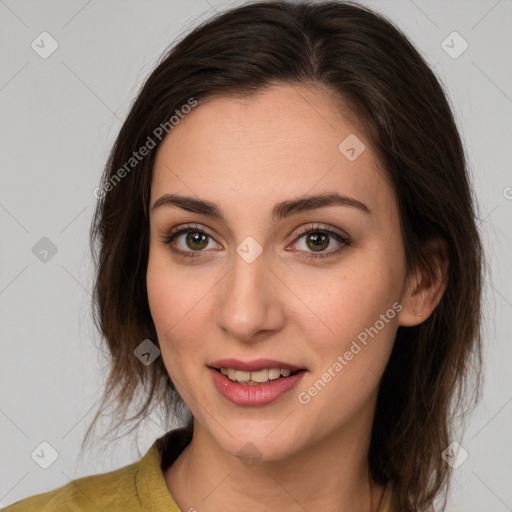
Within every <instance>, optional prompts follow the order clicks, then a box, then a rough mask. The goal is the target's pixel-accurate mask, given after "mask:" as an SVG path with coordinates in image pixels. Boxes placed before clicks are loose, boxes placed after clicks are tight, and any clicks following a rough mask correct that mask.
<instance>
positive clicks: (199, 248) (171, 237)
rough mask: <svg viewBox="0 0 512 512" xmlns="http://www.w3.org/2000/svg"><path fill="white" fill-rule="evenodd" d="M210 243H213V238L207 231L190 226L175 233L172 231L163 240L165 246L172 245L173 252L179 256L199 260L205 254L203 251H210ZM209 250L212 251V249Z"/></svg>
mask: <svg viewBox="0 0 512 512" xmlns="http://www.w3.org/2000/svg"><path fill="white" fill-rule="evenodd" d="M185 235H186V236H185ZM175 241H177V243H175ZM209 241H212V242H213V238H212V237H211V235H209V234H208V233H206V231H203V230H202V229H199V228H196V227H190V226H189V227H183V228H181V229H179V230H176V231H174V232H173V231H171V233H169V234H168V235H166V236H165V238H164V240H163V242H164V243H165V244H168V245H170V247H171V250H172V251H173V252H175V253H177V254H179V255H180V256H184V257H189V258H190V257H192V258H197V257H198V256H200V255H201V254H200V253H201V252H204V250H203V249H208V246H209ZM180 242H181V244H180ZM175 245H177V246H178V248H176V247H175ZM180 245H181V247H180ZM217 245H218V244H217ZM217 248H218V247H217ZM209 249H212V247H210V248H209Z"/></svg>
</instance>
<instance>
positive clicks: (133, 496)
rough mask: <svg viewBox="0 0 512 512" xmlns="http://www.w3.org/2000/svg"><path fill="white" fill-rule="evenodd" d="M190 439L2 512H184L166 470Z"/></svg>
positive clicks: (174, 437)
mask: <svg viewBox="0 0 512 512" xmlns="http://www.w3.org/2000/svg"><path fill="white" fill-rule="evenodd" d="M190 439H191V436H190V431H189V430H187V429H186V428H179V429H174V430H171V431H169V432H167V434H165V435H164V436H162V437H160V438H158V439H157V440H156V441H155V442H154V443H153V444H152V446H151V447H150V448H149V450H148V451H147V452H146V454H145V455H144V456H143V457H142V458H141V459H140V460H139V461H137V462H134V463H133V464H130V465H128V466H124V467H122V468H120V469H116V470H114V471H110V472H108V473H102V474H99V475H91V476H85V477H82V478H78V479H76V480H72V481H71V482H69V483H68V484H66V485H64V486H62V487H59V488H57V489H54V490H53V491H49V492H46V493H43V494H37V495H35V496H30V497H29V498H25V499H22V500H20V501H17V502H16V503H13V504H12V505H9V506H8V507H7V508H3V509H2V510H1V511H0V512H32V511H34V512H182V511H181V510H180V509H179V507H178V505H177V504H176V502H175V501H174V499H173V497H172V496H171V494H170V492H169V489H168V488H167V484H166V483H165V480H164V475H163V472H162V469H163V468H167V467H168V466H170V465H171V464H172V463H173V462H174V460H175V459H176V458H177V457H178V455H179V454H180V453H181V452H182V450H183V449H184V448H185V446H186V445H187V444H188V443H189V442H190ZM391 498H392V489H391V486H390V485H388V486H387V487H386V490H385V492H384V495H383V497H382V502H381V506H380V509H379V512H393V510H392V509H391ZM183 512H187V511H183Z"/></svg>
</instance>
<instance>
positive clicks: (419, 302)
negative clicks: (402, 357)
mask: <svg viewBox="0 0 512 512" xmlns="http://www.w3.org/2000/svg"><path fill="white" fill-rule="evenodd" d="M423 252H424V254H425V259H426V260H427V261H428V264H429V266H430V268H431V272H429V271H427V269H426V268H424V267H423V266H421V265H417V268H416V269H415V270H414V271H413V272H411V274H410V275H409V276H408V278H407V284H406V290H405V292H404V295H403V297H402V309H401V311H400V314H399V317H398V324H399V325H402V326H404V327H411V326H413V325H418V324H421V323H422V322H424V321H425V320H426V319H427V318H428V317H429V316H430V315H431V314H432V312H433V311H434V309H435V308H436V306H437V305H438V303H439V301H440V300H441V297H442V296H443V293H444V292H445V290H446V285H447V281H448V265H449V261H448V251H447V248H446V242H445V241H444V240H443V239H441V238H433V239H430V240H429V241H428V242H426V243H425V245H424V249H423Z"/></svg>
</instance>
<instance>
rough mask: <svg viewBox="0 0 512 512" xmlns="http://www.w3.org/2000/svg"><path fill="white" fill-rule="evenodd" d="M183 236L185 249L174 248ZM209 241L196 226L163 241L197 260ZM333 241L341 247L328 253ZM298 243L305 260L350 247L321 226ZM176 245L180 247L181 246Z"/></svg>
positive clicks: (308, 231)
mask: <svg viewBox="0 0 512 512" xmlns="http://www.w3.org/2000/svg"><path fill="white" fill-rule="evenodd" d="M183 235H186V236H185V238H184V247H183V246H182V247H181V248H175V247H173V242H174V240H177V241H179V239H180V238H181V237H182V236H183ZM209 239H210V240H212V241H213V237H212V236H211V235H210V234H208V233H207V232H206V231H204V230H202V229H200V228H198V227H195V226H184V227H182V228H181V229H179V230H173V231H171V232H170V233H169V234H168V235H167V236H165V237H164V239H163V240H162V241H163V242H164V243H165V244H168V245H170V246H171V250H172V251H173V252H175V253H177V254H179V255H180V256H184V257H192V258H197V257H200V256H201V252H204V251H203V249H208V245H209ZM333 240H334V241H335V242H337V243H338V245H340V246H341V247H338V248H337V249H331V250H329V251H326V249H327V248H328V247H329V246H330V245H331V242H332V241H333ZM298 242H302V243H303V246H304V249H302V250H300V249H299V252H302V253H304V254H303V255H302V257H303V258H305V259H317V258H327V257H330V256H333V255H335V254H337V253H339V252H340V251H341V250H343V248H344V247H346V246H348V245H350V239H349V238H348V237H347V236H343V235H341V234H339V233H336V232H335V231H332V230H329V229H325V228H322V227H320V226H319V225H317V226H313V227H311V226H310V227H309V228H308V229H306V230H305V231H302V232H301V233H299V234H298V235H297V237H296V238H295V241H294V242H293V245H296V244H297V243H298ZM176 245H177V246H179V244H176ZM217 245H218V244H217ZM194 246H195V247H194ZM219 247H221V246H219ZM188 249H190V250H188ZM210 249H211V248H210ZM310 250H311V252H310Z"/></svg>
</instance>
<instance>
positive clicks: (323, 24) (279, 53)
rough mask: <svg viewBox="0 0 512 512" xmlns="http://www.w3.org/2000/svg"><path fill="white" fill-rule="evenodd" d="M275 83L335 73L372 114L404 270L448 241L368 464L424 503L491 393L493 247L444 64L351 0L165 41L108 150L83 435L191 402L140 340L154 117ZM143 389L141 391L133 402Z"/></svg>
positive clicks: (346, 99) (394, 358)
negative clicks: (487, 252) (489, 270)
mask: <svg viewBox="0 0 512 512" xmlns="http://www.w3.org/2000/svg"><path fill="white" fill-rule="evenodd" d="M274 84H296V85H313V86H314V85H317V86H320V87H323V88H324V90H329V91H331V92H332V93H333V95H334V97H335V98H337V99H338V100H339V102H340V105H344V106H345V108H348V109H349V110H350V112H351V113H353V115H354V116H353V119H354V120H356V121H357V122H359V123H361V126H362V127H363V128H364V131H363V133H365V134H366V136H367V139H368V141H369V143H371V145H372V147H373V149H374V151H375V152H376V154H377V155H378V157H379V160H380V162H381V165H382V167H383V168H384V169H385V171H386V176H387V178H388V179H389V180H390V183H391V184H392V186H393V190H394V192H395V196H396V200H397V204H398V208H399V213H400V222H401V229H402V236H403V243H404V248H405V254H406V262H407V271H411V270H412V269H413V268H414V267H416V266H418V265H419V266H420V267H421V268H423V269H424V270H425V271H426V272H430V273H432V270H431V269H430V266H429V263H430V259H429V256H428V254H426V252H425V247H426V242H427V241H428V240H430V239H431V238H433V237H440V238H441V239H442V240H444V241H445V243H446V247H447V251H448V258H449V262H450V264H449V269H448V282H447V287H446V291H445V293H444V295H443V297H442V299H441V301H440V303H439V304H438V306H437V308H436V309H435V311H434V312H433V314H432V315H431V316H430V317H429V318H428V319H426V320H425V321H424V322H423V323H422V324H420V325H418V326H415V327H399V328H398V333H397V336H396V341H395V344H394V348H393V351H392V354H391V358H390V361H389V363H388V366H387V368H386V371H385V373H384V376H383V378H382V381H381V385H380V390H379V398H378V403H377V409H376V415H375V419H374V425H373V432H372V438H371V443H370V450H369V464H370V470H371V474H372V477H373V478H374V479H375V480H376V481H377V482H379V483H382V484H385V483H387V482H392V483H393V485H394V492H395V498H396V500H397V505H398V507H399V510H401V511H412V510H414V511H417V510H418V511H420V510H426V509H428V508H429V507H431V506H432V504H433V502H434V498H436V497H437V496H439V495H440V494H441V491H443V490H447V488H448V481H449V477H450V468H449V466H448V465H447V464H446V463H445V462H444V460H443V458H442V452H443V450H444V449H445V448H446V447H447V446H448V445H449V444H450V442H451V441H452V440H453V439H452V437H451V436H452V433H453V425H454V418H455V413H456V412H459V413H462V415H464V414H465V413H466V412H467V411H469V410H470V405H472V404H473V403H474V401H476V400H478V397H479V394H480V389H481V371H480V368H481V316H480V315H481V286H482V280H483V277H482V273H483V268H484V259H483V258H484V257H483V253H482V247H481V241H480V238H479V234H478V229H477V224H476V204H475V201H474V199H473V196H472V192H471V189H470V186H469V178H468V164H467V162H466V156H465V153H464V149H463V145H462V142H461V139H460V136H459V133H458V130H457V127H456V123H455V120H454V117H453V114H452V112H451V109H450V106H449V104H448V101H447V98H446V96H445V94H444V92H443V88H442V86H441V85H440V82H439V80H438V79H437V78H436V76H435V75H434V73H433V72H432V70H431V69H430V68H429V66H428V65H427V64H426V62H425V60H424V59H423V58H422V57H421V55H420V54H419V53H418V51H417V50H416V49H415V48H414V47H413V46H412V45H411V43H410V42H409V41H408V39H407V38H406V36H405V35H404V34H403V33H402V32H401V31H399V30H398V29H397V28H396V27H395V26H394V25H393V24H391V23H390V22H389V21H387V20H386V19H385V18H384V17H382V16H381V15H379V14H377V13H375V12H373V11H371V10H369V9H367V8H365V7H362V6H360V5H357V4H354V3H352V2H315V3H311V2H305V3H297V2H293V3H292V2H286V1H269V2H256V3H248V4H244V5H242V6H239V7H236V8H233V9H231V10H229V11H227V12H225V13H219V14H218V15H216V16H215V17H214V18H212V19H210V20H208V21H206V22H204V23H202V24H201V25H200V26H198V27H197V28H195V29H194V30H193V31H192V32H191V33H190V34H188V35H186V36H184V37H183V38H182V39H181V40H180V41H178V42H177V43H176V44H175V45H174V46H173V47H172V48H171V49H170V50H168V51H167V52H166V53H165V54H164V55H163V56H162V58H161V60H160V61H159V63H158V65H157V67H156V69H155V70H154V71H153V72H152V73H151V75H150V76H149V78H148V79H147V80H146V82H145V84H144V85H143V87H142V89H141V91H140V93H139V94H138V96H137V98H136V100H135V102H134V103H133V105H132V107H131V110H130V112H129V114H128V116H127V119H126V121H125V122H124V124H123V126H122V128H121V130H120V133H119V136H118V137H117V140H116V142H115V144H114V147H113V149H112V151H111V154H110V156H109V159H108V162H107V165H106V168H105V171H104V175H103V178H102V190H103V191H104V192H105V193H104V194H102V195H101V197H100V199H99V201H98V204H97V209H96V212H95V216H94V219H93V225H92V227H91V233H90V243H91V250H92V251H93V257H94V262H95V266H96V268H97V273H96V275H95V281H94V295H93V307H94V315H95V317H94V318H95V323H96V325H97V327H98V328H99V330H100V331H101V333H102V336H103V339H104V340H105V341H106V345H107V348H108V352H109V356H110V364H111V367H110V374H109V376H108V381H107V385H106V388H105V391H104V395H103V400H102V403H101V407H100V410H99V411H98V413H97V414H96V416H95V417H94V419H93V422H92V424H91V425H90V426H89V429H88V431H87V433H86V436H85V439H87V436H88V435H89V433H90V430H91V427H92V426H93V425H94V424H95V422H96V420H97V419H98V416H99V414H100V413H101V412H102V411H103V410H104V407H105V405H106V403H107V402H109V403H113V405H114V407H115V410H114V413H113V416H112V417H117V418H118V419H119V421H118V423H117V425H116V426H119V425H122V424H124V423H126V422H128V421H132V420H142V419H143V418H144V417H145V416H146V415H147V414H148V413H149V412H151V411H152V410H153V408H154V407H156V406H157V405H161V406H162V408H163V409H162V410H163V416H164V418H165V419H166V421H167V420H168V419H169V418H170V415H171V413H175V414H176V413H179V407H180V406H182V405H183V402H182V400H181V398H180V397H179V395H178V394H177V392H176V389H175V387H174V385H173V383H172V379H171V378H170V377H169V375H168V373H167V370H166V368H165V366H164V364H163V361H162V358H161V357H159V358H157V359H156V360H155V362H154V363H153V364H151V365H149V366H145V365H143V364H141V362H140V361H139V360H138V359H137V358H136V357H134V349H135V348H136V347H137V346H138V345H139V344H140V343H141V342H142V340H144V339H146V338H149V339H150V340H152V341H153V343H155V344H158V338H157V335H156V331H155V327H154V324H153V322H152V318H151V313H150V309H149V305H148V298H147V290H146V269H147V263H148V242H149V216H148V210H149V197H150V186H151V176H152V167H153V162H154V158H155V153H156V150H157V149H158V146H159V143H160V140H158V142H156V141H155V128H157V127H158V126H162V125H164V124H165V123H168V121H169V118H170V117H171V116H172V115H173V114H174V113H175V112H176V110H180V108H181V107H182V106H183V105H185V104H187V103H189V101H190V99H191V98H194V99H195V100H197V101H198V104H199V105H201V102H204V101H206V100H208V99H212V98H214V97H215V96H219V95H226V94H229V95H235V96H236V95H238V96H242V95H251V94H253V93H255V92H257V91H259V90H262V89H263V88H265V87H267V86H269V85H274ZM149 138H151V139H152V140H153V142H156V145H155V147H154V148H152V149H151V150H150V151H149V154H148V155H147V156H146V157H145V158H143V159H141V160H140V161H138V162H137V163H136V165H134V166H133V170H131V172H127V173H123V175H124V174H126V175H124V177H123V178H122V181H120V180H119V169H121V168H123V166H125V169H126V163H127V162H128V161H130V158H132V156H133V152H134V150H137V149H138V148H141V147H143V146H145V145H146V146H147V145H148V140H149ZM132 163H133V162H132ZM116 173H117V182H115V181H113V177H114V175H116ZM96 243H98V250H97V254H96V251H95V246H96ZM432 275H433V274H432ZM472 384H474V386H472V387H471V385H472ZM141 389H142V391H141V392H142V396H143V397H144V398H145V400H143V403H142V404H139V407H138V412H137V414H135V415H134V416H131V417H130V418H126V414H127V411H128V407H129V406H130V404H131V403H132V402H136V400H135V397H136V392H137V391H139V390H141ZM468 390H471V391H473V394H472V395H471V396H467V393H466V392H467V391H468ZM111 397H113V400H111ZM151 406H152V407H151ZM461 417H463V416H461ZM189 425H190V423H189ZM85 439H84V442H85ZM82 447H83V444H82ZM445 506H446V494H445V499H444V504H443V510H444V508H445Z"/></svg>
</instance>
